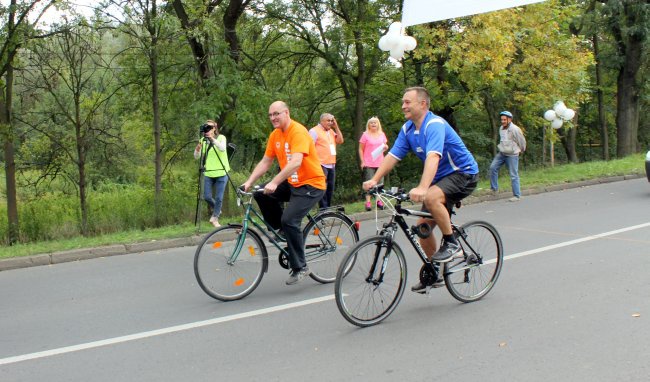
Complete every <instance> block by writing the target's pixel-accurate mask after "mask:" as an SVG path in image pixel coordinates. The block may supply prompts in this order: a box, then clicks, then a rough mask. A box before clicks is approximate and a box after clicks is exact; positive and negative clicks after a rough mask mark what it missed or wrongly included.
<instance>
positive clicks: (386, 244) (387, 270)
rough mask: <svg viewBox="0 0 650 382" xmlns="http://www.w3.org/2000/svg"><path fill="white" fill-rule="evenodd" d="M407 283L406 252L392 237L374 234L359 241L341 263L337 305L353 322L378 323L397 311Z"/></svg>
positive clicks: (338, 275)
mask: <svg viewBox="0 0 650 382" xmlns="http://www.w3.org/2000/svg"><path fill="white" fill-rule="evenodd" d="M405 286H406V260H405V258H404V252H402V249H401V248H400V247H399V246H398V245H397V243H395V242H392V241H391V240H390V239H389V238H386V237H384V236H373V237H370V238H368V239H365V240H362V241H360V242H359V243H357V245H356V246H354V248H352V249H351V250H350V252H349V253H348V254H347V255H346V256H345V258H344V259H343V262H342V263H341V265H340V266H339V269H338V272H337V275H336V284H335V287H334V291H335V292H334V294H335V296H336V305H337V306H338V308H339V312H341V314H342V315H343V317H345V319H346V320H348V321H349V322H350V323H352V324H354V325H357V326H361V327H366V326H371V325H375V324H378V323H379V322H381V321H382V320H384V319H385V318H386V317H388V316H389V315H390V314H391V313H392V312H393V311H394V310H395V308H396V307H397V304H399V301H400V300H401V298H402V295H403V294H404V289H405Z"/></svg>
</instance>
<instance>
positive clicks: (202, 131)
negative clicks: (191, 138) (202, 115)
mask: <svg viewBox="0 0 650 382" xmlns="http://www.w3.org/2000/svg"><path fill="white" fill-rule="evenodd" d="M213 128H214V127H212V125H208V124H207V123H204V124H202V125H201V127H199V134H201V136H205V134H207V133H208V132H209V131H210V130H212V129H213Z"/></svg>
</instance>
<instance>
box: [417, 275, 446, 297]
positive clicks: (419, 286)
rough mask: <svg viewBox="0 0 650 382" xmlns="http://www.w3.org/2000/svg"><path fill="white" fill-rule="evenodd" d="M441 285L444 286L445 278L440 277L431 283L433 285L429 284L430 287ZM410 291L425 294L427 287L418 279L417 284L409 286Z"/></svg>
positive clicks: (439, 286)
mask: <svg viewBox="0 0 650 382" xmlns="http://www.w3.org/2000/svg"><path fill="white" fill-rule="evenodd" d="M443 286H445V279H442V278H441V279H438V280H436V282H435V283H433V285H431V288H441V287H443ZM411 292H415V293H420V294H425V293H427V287H426V286H425V285H424V284H422V282H420V281H418V283H417V284H415V285H413V286H412V287H411Z"/></svg>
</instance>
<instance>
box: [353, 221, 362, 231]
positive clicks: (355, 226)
mask: <svg viewBox="0 0 650 382" xmlns="http://www.w3.org/2000/svg"><path fill="white" fill-rule="evenodd" d="M354 229H356V230H357V232H359V230H360V229H361V222H360V221H356V222H354Z"/></svg>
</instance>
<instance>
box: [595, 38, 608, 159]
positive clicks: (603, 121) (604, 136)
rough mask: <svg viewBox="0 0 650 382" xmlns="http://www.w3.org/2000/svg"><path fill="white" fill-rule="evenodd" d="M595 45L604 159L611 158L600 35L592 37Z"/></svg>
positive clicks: (601, 141)
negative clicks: (600, 56) (600, 55)
mask: <svg viewBox="0 0 650 382" xmlns="http://www.w3.org/2000/svg"><path fill="white" fill-rule="evenodd" d="M592 41H593V46H594V58H595V61H596V99H597V100H598V131H599V132H600V144H601V149H602V158H603V160H609V134H608V132H607V120H606V119H605V111H604V108H605V101H604V99H603V80H602V73H601V71H602V68H601V63H600V58H599V57H598V55H599V53H600V48H599V46H598V36H597V35H593V37H592Z"/></svg>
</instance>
